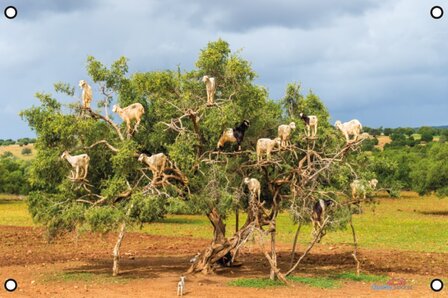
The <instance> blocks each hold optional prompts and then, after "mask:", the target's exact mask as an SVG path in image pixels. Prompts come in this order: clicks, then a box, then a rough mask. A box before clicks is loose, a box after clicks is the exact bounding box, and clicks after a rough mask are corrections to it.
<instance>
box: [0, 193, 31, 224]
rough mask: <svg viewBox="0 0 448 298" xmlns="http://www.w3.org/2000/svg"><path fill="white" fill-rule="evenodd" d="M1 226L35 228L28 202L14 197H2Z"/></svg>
mask: <svg viewBox="0 0 448 298" xmlns="http://www.w3.org/2000/svg"><path fill="white" fill-rule="evenodd" d="M0 226H20V227H30V226H34V224H33V220H32V219H31V215H30V213H29V212H28V208H27V206H26V202H25V201H24V200H17V197H15V196H13V195H1V196H0Z"/></svg>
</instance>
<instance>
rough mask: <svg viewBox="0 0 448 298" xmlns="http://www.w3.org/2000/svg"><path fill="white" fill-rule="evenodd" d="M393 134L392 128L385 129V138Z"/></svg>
mask: <svg viewBox="0 0 448 298" xmlns="http://www.w3.org/2000/svg"><path fill="white" fill-rule="evenodd" d="M392 132H393V129H392V128H385V129H384V130H383V133H384V135H385V136H389V135H390V134H391V133H392Z"/></svg>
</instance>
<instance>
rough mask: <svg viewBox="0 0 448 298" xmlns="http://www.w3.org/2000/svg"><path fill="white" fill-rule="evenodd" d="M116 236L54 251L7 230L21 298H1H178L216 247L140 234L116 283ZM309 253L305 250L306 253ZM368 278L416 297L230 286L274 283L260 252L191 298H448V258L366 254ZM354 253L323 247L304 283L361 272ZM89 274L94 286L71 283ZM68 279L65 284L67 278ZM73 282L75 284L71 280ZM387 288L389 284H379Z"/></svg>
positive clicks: (4, 268) (352, 289) (362, 290)
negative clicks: (201, 256) (192, 264)
mask: <svg viewBox="0 0 448 298" xmlns="http://www.w3.org/2000/svg"><path fill="white" fill-rule="evenodd" d="M115 237H116V235H115V234H110V235H104V236H98V235H93V234H84V235H82V236H80V237H79V238H78V239H76V238H75V237H74V236H73V235H68V236H65V237H63V238H61V239H59V240H57V241H56V242H54V243H52V244H48V243H47V242H46V240H45V237H44V232H43V230H42V229H41V228H29V227H23V228H20V227H4V226H0V239H1V240H0V280H1V281H2V283H3V282H4V281H5V280H6V279H7V278H14V279H15V280H16V281H17V282H18V285H19V287H18V289H17V290H16V291H15V292H13V293H8V292H6V291H5V290H4V289H3V287H1V288H0V297H105V298H106V297H126V296H128V297H173V296H176V288H177V282H178V280H179V276H180V275H181V274H182V273H183V272H185V271H186V270H187V269H188V267H189V259H190V258H191V257H192V256H193V255H194V254H195V253H196V252H197V251H199V250H202V249H203V248H204V247H205V246H206V245H207V244H208V241H206V240H200V239H194V238H188V237H184V238H172V237H164V236H151V235H146V234H140V233H129V234H127V235H126V237H125V239H124V242H123V246H122V250H121V255H122V259H121V275H120V277H118V278H112V277H109V274H110V272H111V267H112V257H111V252H112V247H113V244H114V241H115ZM303 249H304V247H299V251H303ZM289 250H290V247H289V246H286V245H280V246H279V263H280V267H281V268H282V269H283V270H285V269H286V268H287V267H288V264H289V252H288V251H289ZM359 258H360V260H361V262H362V265H361V268H362V272H364V273H370V274H382V275H388V276H389V277H390V278H394V277H395V278H400V279H404V280H405V281H406V286H409V288H410V289H406V290H404V289H400V290H398V289H395V290H375V289H372V286H373V285H372V283H366V282H344V283H343V285H342V286H341V287H339V288H336V289H319V288H313V287H309V286H306V285H301V284H295V285H294V286H293V287H277V288H268V289H250V288H239V287H231V286H228V285H227V284H228V282H229V281H231V280H232V279H236V278H242V277H244V278H247V277H267V276H268V273H269V266H268V264H267V261H266V260H265V259H264V257H263V256H262V255H261V253H260V251H259V250H258V249H257V248H256V247H255V246H254V247H251V246H250V245H249V246H248V247H246V248H244V249H243V251H242V253H241V255H240V257H239V261H241V262H242V263H243V265H242V266H241V267H237V268H223V269H220V270H218V272H217V274H215V275H210V276H205V275H202V274H197V275H189V276H187V281H186V290H187V292H186V294H185V296H187V297H235V298H236V297H274V296H275V297H297V296H301V297H347V296H356V297H379V296H380V297H392V296H393V297H448V294H447V289H446V288H447V287H448V254H438V253H419V252H399V251H382V250H366V249H362V248H361V249H360V251H359ZM353 269H354V264H353V259H352V257H351V247H350V246H345V245H337V246H329V245H318V246H316V247H315V249H314V250H313V251H312V253H311V255H309V256H308V257H307V258H306V259H305V260H304V262H303V266H302V267H300V269H299V270H298V272H297V275H301V276H325V275H328V274H330V273H335V272H347V271H353ZM77 274H87V275H85V276H87V278H86V279H84V280H79V279H70V276H75V277H76V276H78V275H77ZM64 276H65V279H64V278H63V277H64ZM67 276H68V277H67ZM435 277H438V278H442V279H443V280H445V289H444V290H443V291H442V292H441V293H433V292H432V291H431V290H430V288H429V282H430V280H431V279H433V278H435ZM379 284H380V285H384V283H379Z"/></svg>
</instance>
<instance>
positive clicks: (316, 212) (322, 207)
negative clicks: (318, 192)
mask: <svg viewBox="0 0 448 298" xmlns="http://www.w3.org/2000/svg"><path fill="white" fill-rule="evenodd" d="M333 204H334V202H333V201H332V200H328V199H325V200H323V199H319V201H317V202H316V203H315V204H314V206H313V211H312V213H311V221H312V222H313V236H314V237H316V236H317V235H318V232H319V231H320V230H321V229H322V228H323V222H324V219H325V218H326V210H327V207H330V206H332V205H333ZM324 235H325V232H324V231H323V230H322V232H321V234H320V235H319V239H318V240H317V242H319V241H320V239H321V238H322V237H323V236H324Z"/></svg>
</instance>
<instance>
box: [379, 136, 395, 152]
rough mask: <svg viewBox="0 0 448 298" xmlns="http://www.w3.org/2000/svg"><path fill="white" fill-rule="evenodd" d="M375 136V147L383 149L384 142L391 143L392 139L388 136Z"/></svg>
mask: <svg viewBox="0 0 448 298" xmlns="http://www.w3.org/2000/svg"><path fill="white" fill-rule="evenodd" d="M376 138H377V139H378V145H376V146H375V147H377V148H380V149H381V150H383V149H384V146H385V145H386V144H390V143H392V140H391V139H390V137H389V136H377V137H376Z"/></svg>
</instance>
